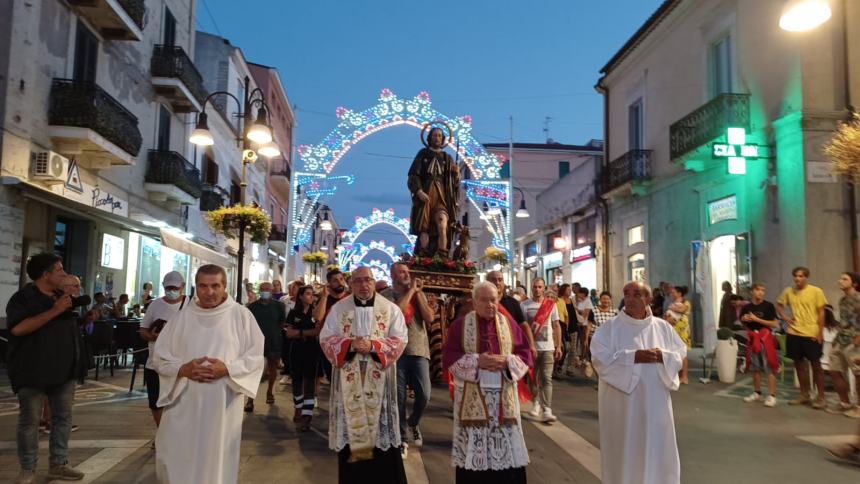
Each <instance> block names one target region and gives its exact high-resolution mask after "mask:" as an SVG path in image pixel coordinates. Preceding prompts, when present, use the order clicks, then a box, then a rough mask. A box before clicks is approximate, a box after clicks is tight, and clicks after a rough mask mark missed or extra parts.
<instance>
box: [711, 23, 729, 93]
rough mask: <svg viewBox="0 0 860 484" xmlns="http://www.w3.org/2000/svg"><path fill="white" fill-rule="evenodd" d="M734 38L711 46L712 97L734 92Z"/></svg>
mask: <svg viewBox="0 0 860 484" xmlns="http://www.w3.org/2000/svg"><path fill="white" fill-rule="evenodd" d="M731 40H732V38H731V37H729V36H728V35H727V36H725V37H723V38H722V39H720V40H719V41H717V42H715V43H713V44H711V55H710V57H711V76H712V78H711V86H712V87H711V91H712V92H711V97H717V96H719V95H720V94H723V93H730V92H732V42H731Z"/></svg>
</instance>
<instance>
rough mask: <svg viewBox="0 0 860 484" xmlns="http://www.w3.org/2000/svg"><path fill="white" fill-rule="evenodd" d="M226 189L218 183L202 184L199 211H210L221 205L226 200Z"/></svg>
mask: <svg viewBox="0 0 860 484" xmlns="http://www.w3.org/2000/svg"><path fill="white" fill-rule="evenodd" d="M226 195H227V190H225V189H223V188H221V187H220V186H218V185H210V184H208V183H204V184H203V190H202V192H201V194H200V211H201V212H210V211H212V210H218V209H219V208H221V207H223V206H224V204H225V203H226V200H227V196H226Z"/></svg>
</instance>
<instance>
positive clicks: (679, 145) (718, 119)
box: [669, 93, 750, 161]
mask: <svg viewBox="0 0 860 484" xmlns="http://www.w3.org/2000/svg"><path fill="white" fill-rule="evenodd" d="M749 99H750V95H749V94H728V93H727V94H720V95H719V96H717V97H715V98H714V99H712V100H711V101H709V102H707V103H706V104H704V105H702V106H701V107H699V108H698V109H696V110H695V111H693V112H691V113H690V114H688V115H686V116H684V117H683V118H681V119H680V120H678V121H676V122H675V123H674V124H672V125H671V126H670V127H669V156H670V157H671V159H672V160H673V161H678V160H679V159H680V158H681V157H683V156H684V155H686V154H688V153H690V152H692V151H695V150H697V149H699V148H700V147H702V146H704V145H706V144H708V143H710V142H711V141H713V140H714V139H716V138H718V137H719V136H720V135H723V134H725V132H726V129H728V128H729V127H738V128H745V129H747V130H749V124H750V108H749Z"/></svg>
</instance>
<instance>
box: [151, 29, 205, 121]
mask: <svg viewBox="0 0 860 484" xmlns="http://www.w3.org/2000/svg"><path fill="white" fill-rule="evenodd" d="M150 70H151V71H152V85H153V87H154V88H155V92H156V93H158V94H159V95H161V96H163V97H164V98H165V99H167V100H168V101H169V102H170V104H171V106H172V107H173V110H174V112H178V113H188V112H198V111H200V109H201V107H202V106H203V102H204V101H205V100H206V96H207V92H206V88H205V87H203V77H202V76H201V75H200V72H199V71H197V68H196V67H195V66H194V62H192V61H191V58H190V57H188V55H187V54H186V53H185V50H183V49H182V47H179V46H177V45H156V46H155V50H154V51H153V53H152V62H151V65H150Z"/></svg>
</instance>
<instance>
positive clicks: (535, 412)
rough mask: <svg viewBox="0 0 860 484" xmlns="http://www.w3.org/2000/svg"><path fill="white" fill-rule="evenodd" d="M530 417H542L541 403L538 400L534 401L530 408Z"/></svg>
mask: <svg viewBox="0 0 860 484" xmlns="http://www.w3.org/2000/svg"><path fill="white" fill-rule="evenodd" d="M529 417H531V418H533V419H537V418H538V417H540V404H539V403H538V402H532V409H531V410H529Z"/></svg>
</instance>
